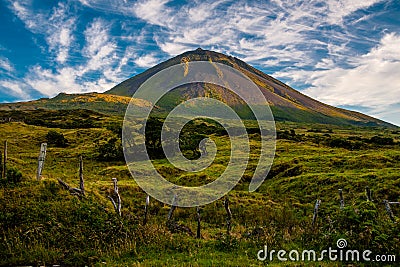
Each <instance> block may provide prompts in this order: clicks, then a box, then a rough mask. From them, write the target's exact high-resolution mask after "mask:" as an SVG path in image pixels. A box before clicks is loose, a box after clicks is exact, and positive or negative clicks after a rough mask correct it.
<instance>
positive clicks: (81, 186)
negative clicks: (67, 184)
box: [79, 155, 85, 195]
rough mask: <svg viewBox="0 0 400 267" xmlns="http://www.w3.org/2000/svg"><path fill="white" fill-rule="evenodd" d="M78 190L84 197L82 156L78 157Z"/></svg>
mask: <svg viewBox="0 0 400 267" xmlns="http://www.w3.org/2000/svg"><path fill="white" fill-rule="evenodd" d="M79 188H80V189H81V191H82V194H83V195H85V183H84V181H83V158H82V155H80V157H79Z"/></svg>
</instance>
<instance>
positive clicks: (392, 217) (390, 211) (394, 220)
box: [383, 199, 396, 222]
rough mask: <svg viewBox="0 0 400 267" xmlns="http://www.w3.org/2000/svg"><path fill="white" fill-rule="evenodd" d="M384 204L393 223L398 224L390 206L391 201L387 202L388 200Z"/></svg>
mask: <svg viewBox="0 0 400 267" xmlns="http://www.w3.org/2000/svg"><path fill="white" fill-rule="evenodd" d="M383 204H385V209H386V212H387V214H388V215H389V217H390V219H391V220H392V222H396V219H395V217H394V214H393V211H392V209H391V208H390V204H389V201H387V200H386V199H385V200H384V201H383Z"/></svg>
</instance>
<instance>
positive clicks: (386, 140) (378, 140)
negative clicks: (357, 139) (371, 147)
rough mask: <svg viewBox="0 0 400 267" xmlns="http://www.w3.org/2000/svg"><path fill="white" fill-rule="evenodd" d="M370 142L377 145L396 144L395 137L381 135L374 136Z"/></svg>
mask: <svg viewBox="0 0 400 267" xmlns="http://www.w3.org/2000/svg"><path fill="white" fill-rule="evenodd" d="M369 142H370V143H372V144H375V145H383V146H385V145H394V141H393V138H391V137H381V136H377V135H375V136H373V137H371V139H370V140H369Z"/></svg>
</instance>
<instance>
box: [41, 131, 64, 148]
mask: <svg viewBox="0 0 400 267" xmlns="http://www.w3.org/2000/svg"><path fill="white" fill-rule="evenodd" d="M46 140H47V143H48V144H49V145H54V146H56V147H66V146H68V140H67V139H66V138H65V137H64V135H63V134H62V133H59V132H57V131H55V130H50V131H49V132H48V133H47V134H46Z"/></svg>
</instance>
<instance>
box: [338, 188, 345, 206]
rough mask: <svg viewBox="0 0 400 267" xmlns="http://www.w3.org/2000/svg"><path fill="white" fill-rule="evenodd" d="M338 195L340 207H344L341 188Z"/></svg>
mask: <svg viewBox="0 0 400 267" xmlns="http://www.w3.org/2000/svg"><path fill="white" fill-rule="evenodd" d="M339 197H340V209H341V210H342V209H343V208H344V199H343V190H342V189H339Z"/></svg>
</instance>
